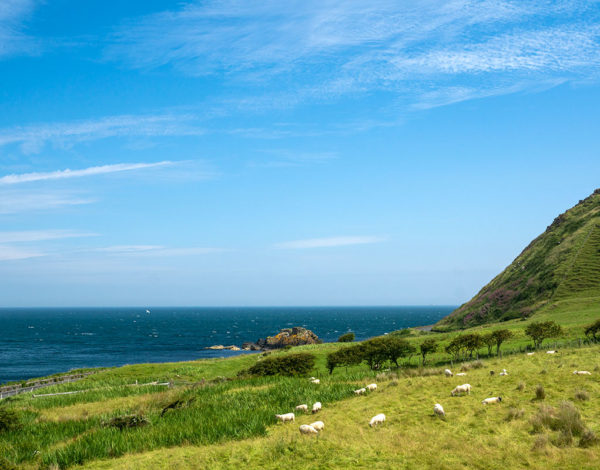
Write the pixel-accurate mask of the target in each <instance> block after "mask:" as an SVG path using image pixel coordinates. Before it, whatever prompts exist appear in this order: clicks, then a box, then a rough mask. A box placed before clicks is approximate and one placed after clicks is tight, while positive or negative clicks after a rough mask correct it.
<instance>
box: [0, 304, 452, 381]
mask: <svg viewBox="0 0 600 470" xmlns="http://www.w3.org/2000/svg"><path fill="white" fill-rule="evenodd" d="M454 308H455V307H453V306H419V307H409V306H400V307H251V308H248V307H244V308H241V307H239V308H236V307H227V308H225V307H223V308H209V307H202V308H193V307H185V308H181V307H160V308H154V307H140V308H134V307H127V308H116V307H111V308H2V309H0V383H4V382H8V381H21V380H26V379H29V378H34V377H43V376H46V375H51V374H55V373H59V372H67V371H69V370H72V369H79V368H88V367H111V366H121V365H125V364H136V363H148V362H174V361H189V360H195V359H201V358H210V357H229V356H233V355H236V354H247V352H244V351H228V350H208V349H205V348H207V347H208V346H212V345H217V344H222V345H224V346H228V345H236V346H241V345H242V343H244V342H246V341H253V342H254V341H256V340H258V339H259V338H265V337H267V336H272V335H274V334H276V333H277V332H278V331H279V330H280V329H281V328H289V327H293V326H303V327H305V328H308V329H310V330H312V331H313V332H314V333H315V334H316V335H317V336H319V338H321V339H322V340H323V341H325V342H330V341H335V340H336V339H337V338H338V337H339V336H340V335H341V334H343V333H346V332H348V331H352V332H354V333H355V335H356V339H357V340H363V339H366V338H370V337H372V336H377V335H382V334H385V333H388V332H391V331H394V330H399V329H402V328H408V327H413V326H422V325H431V324H433V323H435V322H437V321H438V320H440V319H441V318H443V317H444V316H446V315H448V314H449V313H450V312H451V311H452V310H454Z"/></svg>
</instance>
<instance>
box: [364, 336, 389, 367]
mask: <svg viewBox="0 0 600 470" xmlns="http://www.w3.org/2000/svg"><path fill="white" fill-rule="evenodd" d="M361 346H362V350H361V355H362V360H363V361H365V362H366V363H367V364H368V366H369V367H370V368H371V370H376V369H380V368H381V367H382V366H383V365H384V364H385V362H386V361H387V360H388V359H389V358H390V353H389V351H388V343H387V341H386V339H385V338H384V337H383V336H380V337H377V338H373V339H370V340H368V341H365V342H363V343H362V345H361Z"/></svg>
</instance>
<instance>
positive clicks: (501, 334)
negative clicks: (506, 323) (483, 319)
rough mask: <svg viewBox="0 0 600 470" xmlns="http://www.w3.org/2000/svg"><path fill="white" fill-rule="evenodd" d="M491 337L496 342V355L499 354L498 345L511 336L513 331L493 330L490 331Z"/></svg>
mask: <svg viewBox="0 0 600 470" xmlns="http://www.w3.org/2000/svg"><path fill="white" fill-rule="evenodd" d="M491 336H492V338H493V339H494V341H495V342H496V356H499V355H500V346H502V343H504V341H507V340H509V339H510V338H512V336H513V332H512V331H510V330H506V329H504V330H494V331H492V333H491Z"/></svg>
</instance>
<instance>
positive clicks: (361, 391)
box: [354, 388, 367, 395]
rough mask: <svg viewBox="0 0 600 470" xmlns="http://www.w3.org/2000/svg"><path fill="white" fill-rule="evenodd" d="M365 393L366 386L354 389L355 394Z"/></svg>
mask: <svg viewBox="0 0 600 470" xmlns="http://www.w3.org/2000/svg"><path fill="white" fill-rule="evenodd" d="M365 393H367V389H366V388H359V389H358V390H354V394H355V395H364V394H365Z"/></svg>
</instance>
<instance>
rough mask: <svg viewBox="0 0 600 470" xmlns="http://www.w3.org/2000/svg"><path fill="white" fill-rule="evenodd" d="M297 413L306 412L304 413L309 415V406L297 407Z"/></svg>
mask: <svg viewBox="0 0 600 470" xmlns="http://www.w3.org/2000/svg"><path fill="white" fill-rule="evenodd" d="M296 411H304V412H306V413H308V405H298V406H297V407H296Z"/></svg>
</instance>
